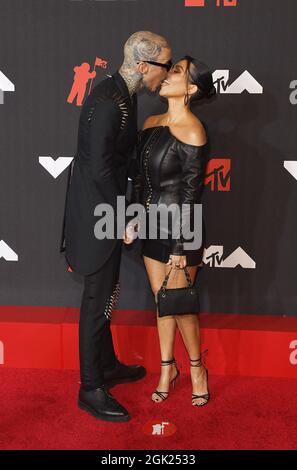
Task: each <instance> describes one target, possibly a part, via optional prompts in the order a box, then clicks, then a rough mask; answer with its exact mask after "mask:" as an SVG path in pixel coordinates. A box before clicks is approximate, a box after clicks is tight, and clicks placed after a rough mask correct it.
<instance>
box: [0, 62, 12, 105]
mask: <svg viewBox="0 0 297 470" xmlns="http://www.w3.org/2000/svg"><path fill="white" fill-rule="evenodd" d="M5 91H15V86H14V84H13V83H12V82H11V81H10V80H9V78H7V77H6V75H4V73H3V72H1V70H0V104H3V103H4V92H5Z"/></svg>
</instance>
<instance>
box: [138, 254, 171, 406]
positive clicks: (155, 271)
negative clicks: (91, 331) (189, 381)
mask: <svg viewBox="0 0 297 470" xmlns="http://www.w3.org/2000/svg"><path fill="white" fill-rule="evenodd" d="M143 260H144V264H145V267H146V271H147V274H148V278H149V281H150V285H151V289H152V291H153V294H154V296H155V300H156V294H157V292H158V290H159V289H160V287H161V285H162V283H163V281H164V277H165V276H166V274H167V273H168V271H169V270H170V269H171V266H168V265H166V264H165V263H161V262H160V261H157V260H154V259H152V258H148V257H147V256H144V257H143ZM174 271H175V272H176V270H174ZM174 274H175V273H173V272H171V274H170V277H169V281H168V284H167V287H169V288H170V287H174V286H173V285H172V283H173V282H174V278H175V276H174ZM157 327H158V335H159V341H160V351H161V359H162V360H163V361H168V360H171V359H172V358H173V357H174V340H175V333H176V321H175V317H174V316H166V317H162V318H160V317H159V316H158V314H157ZM176 374H177V369H176V366H175V365H174V364H172V365H166V366H165V365H164V366H163V367H161V375H160V380H159V384H158V386H157V390H158V391H160V392H165V396H167V395H166V393H168V391H169V385H170V381H171V380H173V379H174V377H175V376H176ZM152 400H153V401H156V402H160V401H162V399H161V398H160V397H159V396H158V395H157V394H156V393H153V395H152Z"/></svg>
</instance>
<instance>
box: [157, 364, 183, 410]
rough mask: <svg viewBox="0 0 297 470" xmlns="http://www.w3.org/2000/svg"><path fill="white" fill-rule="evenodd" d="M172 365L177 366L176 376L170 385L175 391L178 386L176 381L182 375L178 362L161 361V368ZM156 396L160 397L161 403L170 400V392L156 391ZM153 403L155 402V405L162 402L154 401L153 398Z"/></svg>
mask: <svg viewBox="0 0 297 470" xmlns="http://www.w3.org/2000/svg"><path fill="white" fill-rule="evenodd" d="M171 364H175V367H176V376H175V377H174V378H173V379H172V380H171V381H170V384H169V386H172V388H173V389H174V388H175V384H176V380H177V378H178V376H179V374H180V372H179V370H178V368H177V365H176V362H175V359H174V358H173V359H171V360H170V361H161V366H170V365H171ZM154 394H156V395H158V397H160V398H161V401H164V400H167V398H168V395H169V391H168V392H160V391H159V390H157V389H156V390H155V391H154V393H153V395H154ZM152 401H153V402H155V403H161V401H156V400H153V398H152Z"/></svg>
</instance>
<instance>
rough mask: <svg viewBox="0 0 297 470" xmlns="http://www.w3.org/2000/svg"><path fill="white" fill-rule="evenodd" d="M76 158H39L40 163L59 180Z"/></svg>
mask: <svg viewBox="0 0 297 470" xmlns="http://www.w3.org/2000/svg"><path fill="white" fill-rule="evenodd" d="M73 158H74V157H59V158H57V159H56V160H54V159H53V158H52V157H39V159H38V160H39V163H40V165H42V166H43V168H45V169H46V171H48V172H49V173H50V174H51V175H52V176H53V177H54V178H57V177H58V176H59V175H60V174H61V173H62V172H63V171H64V170H65V168H67V167H68V166H69V165H70V163H71V162H72V160H73Z"/></svg>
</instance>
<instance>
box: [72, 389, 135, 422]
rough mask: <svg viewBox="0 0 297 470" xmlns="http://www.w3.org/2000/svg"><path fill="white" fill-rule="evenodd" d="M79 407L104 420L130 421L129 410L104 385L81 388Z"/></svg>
mask: <svg viewBox="0 0 297 470" xmlns="http://www.w3.org/2000/svg"><path fill="white" fill-rule="evenodd" d="M77 404H78V407H79V408H80V409H81V410H84V411H87V412H88V413H90V414H91V415H92V416H95V418H98V419H102V420H103V421H114V422H121V421H129V419H130V416H129V413H128V411H127V410H126V409H125V408H124V407H123V406H122V405H120V403H118V402H117V400H116V399H115V398H114V397H113V396H112V395H111V394H110V393H109V392H108V391H107V390H106V389H105V387H104V386H102V387H99V388H96V389H95V390H91V391H86V390H83V389H82V388H80V391H79V397H78V403H77Z"/></svg>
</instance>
